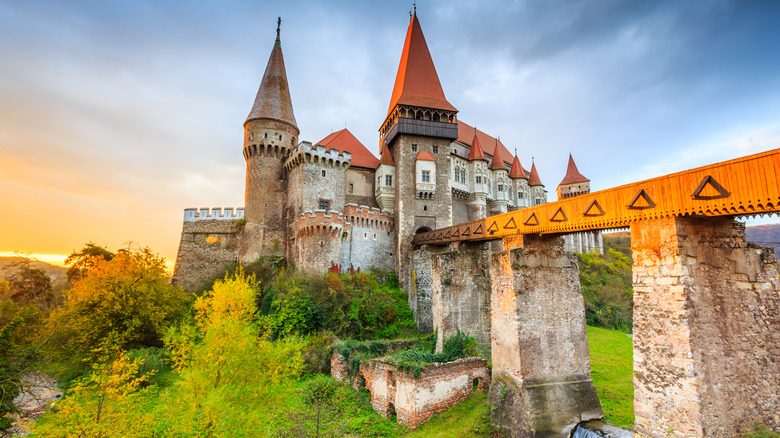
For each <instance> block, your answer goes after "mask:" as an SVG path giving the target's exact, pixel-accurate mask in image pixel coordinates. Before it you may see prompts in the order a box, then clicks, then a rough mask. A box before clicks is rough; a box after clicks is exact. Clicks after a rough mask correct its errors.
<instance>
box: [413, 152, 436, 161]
mask: <svg viewBox="0 0 780 438" xmlns="http://www.w3.org/2000/svg"><path fill="white" fill-rule="evenodd" d="M417 159H418V160H421V161H436V158H433V155H431V153H430V152H426V151H420V153H418V154H417Z"/></svg>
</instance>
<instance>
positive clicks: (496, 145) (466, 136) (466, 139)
mask: <svg viewBox="0 0 780 438" xmlns="http://www.w3.org/2000/svg"><path fill="white" fill-rule="evenodd" d="M474 131H475V128H474V127H473V126H471V125H469V124H468V123H466V122H464V121H462V120H460V119H459V120H458V141H459V142H461V143H464V144H469V143H471V142H472V141H473V140H472V139H473V137H474ZM476 132H477V137H478V138H479V143H480V145H483V149H482V151H483V152H484V153H486V154H490V155H495V154H496V153H498V154H499V155H500V156H501V159H503V160H504V162H505V163H511V162H512V159H513V158H514V155H512V153H511V152H509V149H507V148H506V146H504V143H502V142H501V140H497V139H496V138H495V137H493V136H490V135H488V134H485V133H484V132H482V131H480V130H479V129H477V130H476ZM496 150H498V152H496Z"/></svg>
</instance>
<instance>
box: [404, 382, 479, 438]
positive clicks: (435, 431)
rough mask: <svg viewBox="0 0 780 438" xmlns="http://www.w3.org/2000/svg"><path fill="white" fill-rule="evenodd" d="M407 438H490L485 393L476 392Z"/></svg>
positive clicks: (412, 432) (409, 434) (410, 433)
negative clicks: (466, 437)
mask: <svg viewBox="0 0 780 438" xmlns="http://www.w3.org/2000/svg"><path fill="white" fill-rule="evenodd" d="M403 436H404V437H407V438H423V437H425V438H445V437H465V436H468V437H490V436H492V435H491V431H490V423H489V418H488V407H487V393H486V392H478V393H476V394H474V395H472V396H471V397H469V398H467V399H466V400H464V401H463V402H461V403H458V404H457V405H455V406H453V407H451V408H449V409H447V410H446V411H444V412H439V413H438V414H436V415H434V416H433V418H431V419H430V420H429V421H428V422H427V423H425V424H423V425H422V426H420V427H418V428H417V429H415V430H413V431H410V432H409V433H407V434H406V435H403Z"/></svg>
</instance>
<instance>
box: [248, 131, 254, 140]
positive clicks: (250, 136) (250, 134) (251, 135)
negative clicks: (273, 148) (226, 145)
mask: <svg viewBox="0 0 780 438" xmlns="http://www.w3.org/2000/svg"><path fill="white" fill-rule="evenodd" d="M254 139H255V133H254V132H250V133H249V141H252V140H254Z"/></svg>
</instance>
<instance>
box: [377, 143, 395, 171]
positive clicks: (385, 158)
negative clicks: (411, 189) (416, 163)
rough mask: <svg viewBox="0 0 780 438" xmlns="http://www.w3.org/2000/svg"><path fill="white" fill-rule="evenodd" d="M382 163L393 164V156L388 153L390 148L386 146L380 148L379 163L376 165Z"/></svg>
mask: <svg viewBox="0 0 780 438" xmlns="http://www.w3.org/2000/svg"><path fill="white" fill-rule="evenodd" d="M382 164H385V165H388V166H395V161H393V156H392V155H390V149H388V148H384V150H382V156H381V157H380V158H379V164H377V167H379V166H380V165H382Z"/></svg>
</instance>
